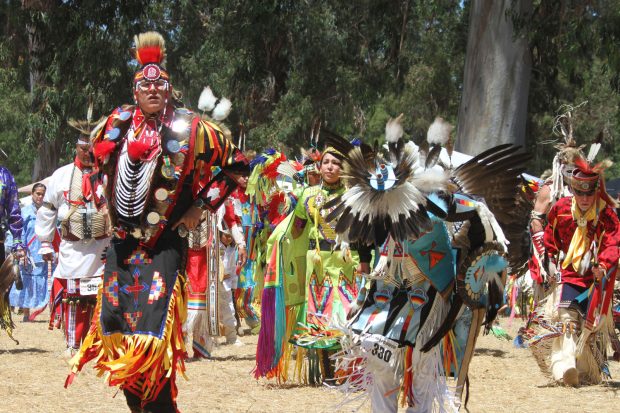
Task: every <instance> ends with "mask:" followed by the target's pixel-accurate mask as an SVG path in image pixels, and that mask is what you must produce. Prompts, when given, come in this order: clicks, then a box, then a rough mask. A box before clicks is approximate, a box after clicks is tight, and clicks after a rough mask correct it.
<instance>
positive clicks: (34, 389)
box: [0, 321, 620, 413]
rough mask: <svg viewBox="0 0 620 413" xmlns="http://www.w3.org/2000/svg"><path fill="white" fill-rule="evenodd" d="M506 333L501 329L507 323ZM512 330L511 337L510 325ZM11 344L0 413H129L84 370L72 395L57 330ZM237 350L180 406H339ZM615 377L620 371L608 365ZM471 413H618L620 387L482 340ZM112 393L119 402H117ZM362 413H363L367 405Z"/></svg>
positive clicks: (38, 331)
mask: <svg viewBox="0 0 620 413" xmlns="http://www.w3.org/2000/svg"><path fill="white" fill-rule="evenodd" d="M503 324H504V327H506V325H505V323H503ZM509 330H512V331H511V332H514V326H513V328H512V329H509ZM15 335H16V338H18V339H19V340H20V345H18V346H16V345H15V344H13V342H12V341H10V340H9V339H8V338H7V337H6V335H4V334H1V333H0V377H2V379H3V380H4V384H3V385H2V386H1V388H0V400H1V402H0V412H19V413H21V412H25V413H30V412H32V413H35V412H36V413H39V412H49V413H60V412H63V413H74V412H89V413H90V412H92V413H95V412H126V411H128V410H127V409H126V408H125V401H124V397H123V395H122V393H119V394H116V389H114V388H109V387H107V386H106V385H105V384H104V383H103V380H102V379H100V378H97V377H96V376H95V374H94V373H93V372H92V371H90V370H86V371H85V372H84V373H82V374H81V375H80V376H78V377H77V378H76V380H75V381H74V383H73V385H72V386H71V387H69V389H66V390H65V389H64V388H63V384H64V380H65V378H66V375H67V365H66V364H65V362H64V361H63V360H62V359H61V358H60V357H59V354H60V353H61V350H62V349H63V340H62V334H61V332H60V331H59V330H56V331H53V332H51V331H48V330H47V322H44V321H40V322H35V323H21V322H19V321H18V322H17V329H16V332H15ZM242 340H243V341H244V342H245V343H247V344H246V345H245V346H242V347H234V346H224V347H219V348H218V349H217V350H216V351H217V352H216V360H214V361H208V362H207V361H199V362H192V363H188V364H187V370H188V371H187V375H188V377H189V381H185V380H183V379H179V380H178V383H179V388H180V395H179V407H180V409H181V410H182V411H183V412H184V413H193V412H207V411H208V412H211V411H219V412H246V411H247V412H332V411H334V406H335V405H337V404H338V403H339V402H340V401H341V400H342V395H341V394H340V393H338V392H337V391H334V390H330V389H326V388H316V387H305V386H298V385H295V384H289V385H286V386H277V385H273V384H271V383H268V382H267V381H264V380H260V381H256V380H255V379H254V378H253V376H252V375H251V374H250V373H251V371H252V368H253V366H254V348H255V345H256V336H252V337H243V338H242ZM611 368H612V375H613V376H614V379H617V378H618V377H620V368H619V366H618V365H617V364H616V363H612V367H611ZM470 383H471V388H470V393H471V396H470V400H469V404H468V409H469V411H470V412H592V413H594V412H597V413H599V412H611V411H615V410H617V409H616V408H615V405H616V404H617V403H618V400H619V397H620V396H619V394H618V390H619V389H620V381H616V380H612V381H611V382H609V383H607V384H605V385H599V386H589V387H583V388H578V389H571V388H565V387H558V386H555V385H554V384H553V383H551V382H550V381H549V378H548V377H546V376H545V375H543V374H542V373H541V372H540V370H539V368H538V366H537V364H536V361H535V360H534V358H533V357H532V355H531V353H530V351H529V350H519V349H515V348H513V346H512V343H510V342H507V341H500V340H499V339H497V338H494V337H489V336H486V337H481V338H480V340H479V343H478V349H477V350H476V356H475V357H474V360H473V361H472V364H471V370H470ZM115 395H116V397H114V396H115ZM361 411H362V412H368V411H370V409H369V408H368V405H366V407H364V408H363V409H362V410H361ZM462 411H465V409H462Z"/></svg>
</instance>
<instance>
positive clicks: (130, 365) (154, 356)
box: [70, 273, 187, 401]
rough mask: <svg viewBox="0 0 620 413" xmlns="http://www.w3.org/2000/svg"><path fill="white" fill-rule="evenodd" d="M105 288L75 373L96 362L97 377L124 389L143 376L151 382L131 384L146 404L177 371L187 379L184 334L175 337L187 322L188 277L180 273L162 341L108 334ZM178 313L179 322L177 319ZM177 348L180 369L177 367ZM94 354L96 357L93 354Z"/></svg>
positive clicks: (74, 362)
mask: <svg viewBox="0 0 620 413" xmlns="http://www.w3.org/2000/svg"><path fill="white" fill-rule="evenodd" d="M102 284H103V283H102ZM102 288H103V287H102V286H100V288H99V293H98V299H97V306H96V307H95V314H94V316H93V323H92V324H91V329H90V331H89V332H88V335H87V336H86V338H85V339H84V342H83V343H82V346H81V347H80V349H79V351H78V353H77V354H76V355H75V356H74V357H73V359H71V361H70V364H71V365H72V368H71V371H72V372H73V373H75V374H77V373H78V372H79V371H80V370H81V369H82V367H83V366H84V365H85V364H86V363H87V362H89V361H90V360H93V359H94V360H95V362H96V364H95V366H94V367H93V368H94V369H95V370H98V373H97V376H99V377H101V376H103V375H105V376H106V382H107V383H108V384H109V385H110V386H123V384H124V383H125V382H127V381H128V379H131V378H134V379H136V378H137V377H136V376H143V377H145V378H146V379H147V380H145V381H144V382H142V383H141V384H138V383H133V382H132V383H131V384H133V385H134V386H135V385H137V386H138V387H139V389H136V390H138V391H139V392H140V393H141V394H142V395H143V396H142V398H143V400H145V401H149V400H152V399H154V398H155V396H156V394H155V393H156V390H157V385H156V384H157V383H158V382H159V381H161V379H162V378H163V377H166V378H170V377H171V375H172V374H173V372H176V371H179V372H180V373H181V375H182V376H183V377H184V378H185V379H186V380H187V376H186V375H185V364H184V361H183V358H184V357H180V358H179V357H178V354H179V353H183V354H184V353H185V343H184V340H183V335H182V334H173V332H174V330H175V328H178V329H179V330H180V329H181V326H182V325H183V323H184V322H185V320H186V319H187V305H186V302H187V291H186V288H185V276H184V275H182V274H180V273H179V274H178V276H177V280H176V282H175V285H174V289H173V292H172V296H171V297H170V303H169V306H168V314H167V316H166V326H165V328H164V335H163V337H162V338H161V339H159V338H156V337H153V336H149V335H146V334H135V335H125V334H121V333H113V334H111V335H104V334H103V331H102V328H101V323H100V321H99V320H100V314H101V302H102ZM177 312H178V314H179V319H175V318H176V313H177ZM175 349H176V353H177V363H176V364H177V365H176V366H175V365H174V361H175V360H174V358H175V354H174V350H175ZM93 353H96V354H94V355H93ZM147 374H148V376H147ZM134 389H135V387H134Z"/></svg>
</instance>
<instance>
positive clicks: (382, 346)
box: [361, 334, 404, 369]
mask: <svg viewBox="0 0 620 413" xmlns="http://www.w3.org/2000/svg"><path fill="white" fill-rule="evenodd" d="M361 344H362V349H363V350H364V352H365V353H366V356H367V357H368V362H369V364H371V365H372V366H373V367H375V368H389V369H394V368H395V367H396V366H397V365H398V364H399V363H400V361H401V359H402V357H403V349H404V347H398V344H397V343H396V342H394V341H392V340H390V339H389V338H385V337H383V336H381V335H378V334H364V335H363V336H362V343H361Z"/></svg>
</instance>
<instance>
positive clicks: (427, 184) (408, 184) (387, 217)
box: [324, 117, 447, 245]
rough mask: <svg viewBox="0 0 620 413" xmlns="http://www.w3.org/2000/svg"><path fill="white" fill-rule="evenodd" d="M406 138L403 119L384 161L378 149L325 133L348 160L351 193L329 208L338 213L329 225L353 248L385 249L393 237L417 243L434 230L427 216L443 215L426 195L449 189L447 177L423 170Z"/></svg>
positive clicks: (394, 126) (392, 128)
mask: <svg viewBox="0 0 620 413" xmlns="http://www.w3.org/2000/svg"><path fill="white" fill-rule="evenodd" d="M402 133H403V131H402V126H400V117H398V118H396V119H392V120H390V122H388V125H387V126H386V140H387V142H388V151H387V153H386V154H385V155H383V154H382V153H380V152H378V149H377V145H375V148H371V147H370V146H368V145H366V144H361V145H359V146H354V145H353V144H351V143H349V142H348V141H347V140H346V139H344V138H342V137H340V136H338V135H336V134H334V133H331V132H326V131H324V136H326V141H327V142H326V143H327V145H330V146H332V147H334V148H336V149H337V150H339V151H340V152H341V153H343V154H345V158H344V160H343V174H342V178H343V179H344V180H345V182H346V184H347V187H348V188H349V189H348V190H347V191H346V192H345V193H344V194H343V195H341V196H339V197H337V198H335V199H333V200H331V201H330V202H329V203H328V204H326V207H327V208H333V210H332V212H331V213H330V214H329V215H328V216H327V220H329V221H331V220H336V221H337V222H336V227H335V229H336V232H337V233H339V234H343V233H347V238H348V240H349V241H350V242H362V243H364V244H369V245H370V244H374V245H382V244H383V243H384V241H385V240H386V239H387V237H388V235H389V236H392V237H393V238H394V239H395V240H396V241H403V240H406V239H411V238H416V237H418V236H419V235H420V234H421V233H423V232H425V231H429V230H430V229H431V227H432V223H431V218H430V216H429V214H428V212H431V213H433V214H435V215H438V216H443V215H444V211H443V210H442V209H441V208H440V207H438V206H437V205H435V204H434V203H433V202H431V201H430V200H429V199H428V198H427V195H429V194H430V193H432V192H435V191H438V190H441V189H445V188H446V184H447V177H446V174H445V173H443V172H437V171H430V170H426V171H425V170H422V169H421V168H419V167H418V162H419V154H418V151H417V148H416V147H415V146H414V145H409V144H405V143H404V142H403V141H402V140H401V139H400V138H401V136H402Z"/></svg>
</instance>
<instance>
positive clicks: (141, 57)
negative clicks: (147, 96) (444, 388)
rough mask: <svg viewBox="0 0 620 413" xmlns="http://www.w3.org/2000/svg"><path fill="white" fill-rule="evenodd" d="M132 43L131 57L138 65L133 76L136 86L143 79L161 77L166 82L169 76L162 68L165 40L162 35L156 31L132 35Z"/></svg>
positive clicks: (149, 79) (153, 79)
mask: <svg viewBox="0 0 620 413" xmlns="http://www.w3.org/2000/svg"><path fill="white" fill-rule="evenodd" d="M134 43H135V48H134V49H133V50H132V51H133V57H134V58H135V59H136V60H137V61H138V64H139V65H140V69H139V70H138V71H137V72H136V74H135V75H134V78H133V81H134V84H135V85H136V87H137V85H138V84H139V83H140V82H143V81H147V82H155V81H157V80H160V79H161V80H163V81H165V82H168V81H169V80H170V76H169V74H168V72H167V71H166V70H165V69H164V64H165V62H166V42H165V41H164V38H163V37H162V35H161V34H159V33H157V32H146V33H140V34H139V35H137V36H135V37H134Z"/></svg>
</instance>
